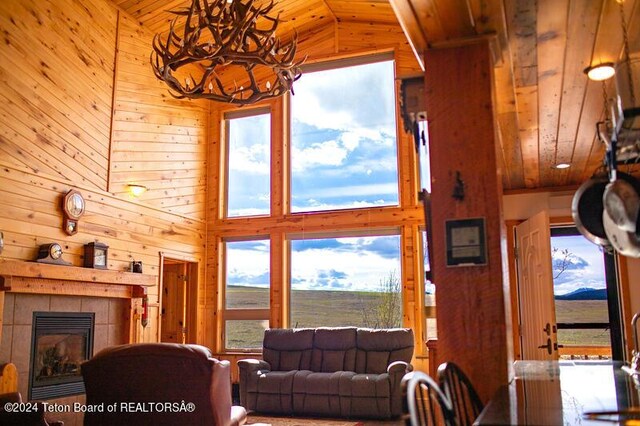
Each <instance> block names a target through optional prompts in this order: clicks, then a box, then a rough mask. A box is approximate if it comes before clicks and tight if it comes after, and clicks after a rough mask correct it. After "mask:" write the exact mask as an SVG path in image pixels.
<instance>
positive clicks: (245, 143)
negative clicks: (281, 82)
mask: <svg viewBox="0 0 640 426" xmlns="http://www.w3.org/2000/svg"><path fill="white" fill-rule="evenodd" d="M227 128H228V139H229V140H228V150H229V172H228V174H227V179H228V188H229V190H228V198H227V216H229V217H233V216H253V215H259V214H269V207H270V182H271V181H270V169H271V166H270V164H269V162H270V159H271V115H270V114H268V113H266V114H259V115H254V116H249V117H241V118H232V119H228V120H227Z"/></svg>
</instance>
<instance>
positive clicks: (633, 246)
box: [602, 172, 640, 258]
mask: <svg viewBox="0 0 640 426" xmlns="http://www.w3.org/2000/svg"><path fill="white" fill-rule="evenodd" d="M603 203H604V212H603V217H602V221H603V224H604V230H605V232H606V234H607V239H608V240H609V242H610V243H611V245H612V246H613V247H614V248H615V249H616V251H618V252H619V253H620V254H622V255H623V256H628V257H634V258H640V182H638V180H637V179H635V178H634V177H633V176H631V175H628V174H626V173H620V172H618V173H617V179H616V180H614V181H613V182H611V183H609V184H608V185H607V187H606V189H605V191H604V195H603Z"/></svg>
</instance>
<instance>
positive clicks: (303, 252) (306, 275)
mask: <svg viewBox="0 0 640 426" xmlns="http://www.w3.org/2000/svg"><path fill="white" fill-rule="evenodd" d="M399 271H400V237H399V236H397V235H390V236H380V237H349V238H329V239H314V240H294V241H292V242H291V288H292V289H294V290H348V291H378V290H380V281H382V280H384V279H385V278H387V277H389V274H391V273H394V272H395V275H396V277H399V276H400V273H399Z"/></svg>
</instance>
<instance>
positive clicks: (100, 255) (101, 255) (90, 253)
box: [84, 241, 109, 269]
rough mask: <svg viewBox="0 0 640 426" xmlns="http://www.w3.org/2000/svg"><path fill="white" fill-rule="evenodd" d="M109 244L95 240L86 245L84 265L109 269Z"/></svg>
mask: <svg viewBox="0 0 640 426" xmlns="http://www.w3.org/2000/svg"><path fill="white" fill-rule="evenodd" d="M108 253H109V246H108V245H106V244H104V243H99V242H97V241H96V242H93V243H89V244H85V245H84V267H85V268H96V269H107V262H108Z"/></svg>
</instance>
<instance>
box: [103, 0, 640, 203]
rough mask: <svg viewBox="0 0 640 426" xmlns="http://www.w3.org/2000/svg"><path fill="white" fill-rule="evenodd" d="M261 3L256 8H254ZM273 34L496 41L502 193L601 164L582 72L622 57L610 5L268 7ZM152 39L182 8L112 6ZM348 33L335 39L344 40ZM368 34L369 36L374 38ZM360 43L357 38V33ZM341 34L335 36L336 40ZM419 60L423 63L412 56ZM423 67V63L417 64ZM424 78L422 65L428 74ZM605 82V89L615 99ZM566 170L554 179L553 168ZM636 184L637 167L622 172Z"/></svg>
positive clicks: (594, 96) (440, 0)
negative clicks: (366, 29) (330, 32)
mask: <svg viewBox="0 0 640 426" xmlns="http://www.w3.org/2000/svg"><path fill="white" fill-rule="evenodd" d="M258 1H263V0H258ZM275 1H276V6H275V9H274V10H275V11H277V12H280V13H281V18H282V19H284V20H285V21H286V22H285V23H283V24H282V25H281V26H280V27H279V30H280V35H281V36H283V37H286V35H287V34H290V33H292V32H293V31H294V30H295V31H297V33H298V35H299V37H304V34H305V33H311V32H314V31H317V29H318V28H319V27H326V26H327V25H333V26H334V27H336V28H337V27H338V26H339V25H342V26H345V25H349V24H353V25H360V24H366V25H369V26H370V27H371V28H372V29H373V28H378V27H381V26H385V27H386V26H401V27H402V29H403V30H404V33H405V35H406V36H407V39H408V41H409V43H410V44H411V45H412V47H413V48H414V50H415V51H417V52H422V51H423V50H424V49H426V48H429V47H437V46H438V45H443V44H446V43H451V42H452V41H455V40H458V39H464V38H467V37H473V36H477V35H482V34H495V35H496V43H495V45H496V47H497V48H496V58H497V62H496V67H495V76H496V89H497V90H496V95H497V117H498V123H499V130H500V132H499V133H500V136H501V140H500V143H501V146H502V154H503V155H502V159H501V162H502V167H503V170H504V173H503V176H504V182H503V183H504V187H505V190H516V191H517V190H523V189H538V188H543V189H557V188H569V187H576V186H578V185H580V184H581V183H582V182H584V181H585V180H587V179H588V178H589V177H590V176H591V175H592V174H593V172H594V171H595V170H596V169H597V168H598V167H599V166H600V165H601V164H602V160H603V156H604V148H603V146H602V144H601V143H600V142H599V141H598V139H597V138H596V134H595V126H596V124H595V123H596V122H597V121H599V120H601V119H602V117H603V110H604V102H603V85H602V84H601V83H597V82H592V81H589V80H588V79H587V78H586V76H585V75H584V73H583V70H584V69H585V68H586V67H588V66H590V65H592V64H596V63H599V62H608V61H612V62H615V61H616V59H617V58H619V57H620V55H621V53H622V50H623V49H622V48H623V32H622V29H621V24H620V22H621V20H620V16H621V14H620V8H619V5H618V3H617V2H616V0H275ZM113 2H114V3H115V4H117V5H118V6H120V7H121V8H122V9H124V10H125V11H126V12H128V13H129V14H131V15H132V16H133V17H135V18H136V19H137V20H138V21H139V22H140V23H141V24H142V25H143V26H145V27H147V28H148V29H149V30H150V31H152V32H154V33H155V32H163V31H166V29H167V27H168V22H169V21H170V20H171V19H172V18H173V15H172V14H170V13H169V12H168V11H169V10H172V9H175V8H179V7H184V6H187V5H188V4H190V2H189V0H113ZM623 6H624V11H625V12H624V15H625V18H626V21H627V22H628V29H629V30H628V34H629V45H630V50H631V52H638V51H640V0H624V3H623ZM348 34H350V33H349V32H344V31H342V32H340V37H342V39H343V40H341V41H342V42H344V41H345V40H344V38H345V37H348ZM373 34H380V33H376V32H372V36H371V37H376V36H375V35H373ZM359 36H360V37H361V36H362V34H361V33H359ZM335 37H338V30H337V29H336V36H335ZM418 56H419V57H420V55H418ZM420 59H421V58H420ZM426 67H427V69H428V64H427V65H426ZM612 84H613V82H612V80H610V81H609V82H608V83H607V84H606V85H605V86H604V87H605V89H606V91H607V93H609V94H611V93H613V86H612ZM558 163H569V164H571V167H570V168H568V169H564V170H560V169H556V168H555V167H554V166H555V165H556V164H558ZM628 170H629V171H630V172H631V173H633V174H635V175H638V174H640V167H638V166H635V165H633V166H629V167H628Z"/></svg>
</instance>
